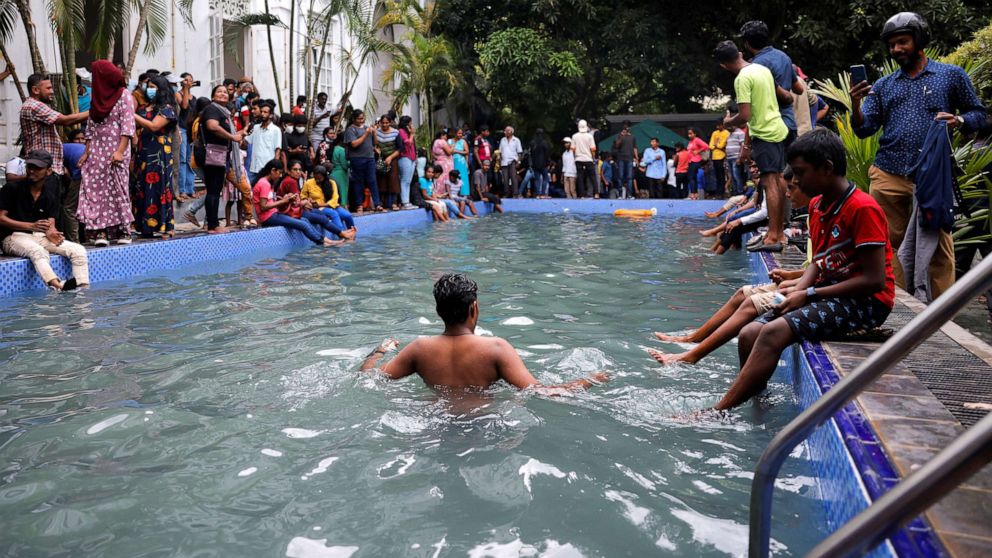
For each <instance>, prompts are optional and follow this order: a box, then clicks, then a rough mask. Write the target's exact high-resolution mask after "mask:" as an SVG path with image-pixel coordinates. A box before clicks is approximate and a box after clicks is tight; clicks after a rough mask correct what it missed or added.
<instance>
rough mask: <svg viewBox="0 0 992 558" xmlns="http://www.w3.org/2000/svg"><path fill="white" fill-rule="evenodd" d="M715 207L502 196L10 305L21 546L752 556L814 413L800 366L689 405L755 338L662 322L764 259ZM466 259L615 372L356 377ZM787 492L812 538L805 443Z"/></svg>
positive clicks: (6, 342)
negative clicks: (650, 208) (772, 447)
mask: <svg viewBox="0 0 992 558" xmlns="http://www.w3.org/2000/svg"><path fill="white" fill-rule="evenodd" d="M699 225H700V222H699V221H694V220H691V219H685V220H676V219H652V220H644V221H623V220H617V219H614V218H612V217H607V216H593V215H556V216H551V215H541V216H536V215H519V214H517V215H515V214H506V215H502V216H495V217H489V218H485V219H480V220H477V221H473V222H451V223H447V224H438V225H431V224H423V225H419V226H412V227H410V228H407V229H404V230H403V231H401V232H399V233H397V234H392V235H388V236H380V237H367V238H365V239H363V240H362V242H360V243H358V244H355V245H350V246H347V247H345V248H343V249H340V250H323V249H319V248H314V249H308V250H301V251H296V252H290V253H288V254H285V255H281V256H280V257H278V258H273V259H267V260H263V261H259V262H255V263H252V264H250V265H248V266H246V267H241V268H239V269H234V270H228V271H223V272H219V273H212V274H209V275H195V276H189V277H181V276H178V275H176V276H159V277H151V278H146V279H137V280H130V281H128V282H108V283H101V284H97V286H96V288H94V289H92V290H91V291H89V292H84V293H80V294H78V295H70V296H68V297H65V296H59V295H53V294H40V293H39V294H33V295H30V296H20V297H16V298H11V299H5V300H3V301H2V302H0V323H3V324H4V326H3V330H4V334H3V339H2V344H0V362H2V364H3V365H2V368H0V370H2V372H0V421H2V422H0V424H2V425H3V426H0V455H2V456H3V460H2V461H0V464H2V467H3V469H2V470H0V521H2V523H3V525H4V527H5V534H4V536H3V537H2V542H0V552H3V553H4V554H15V555H24V554H53V553H59V552H62V553H69V554H86V555H104V556H131V555H134V554H136V553H138V552H139V551H140V552H145V553H147V554H161V555H190V554H196V555H202V556H210V555H217V556H229V555H236V554H241V555H245V556H273V555H275V556H282V555H289V556H320V555H322V554H320V552H326V553H328V554H327V555H340V556H347V555H352V554H353V555H354V556H399V555H403V556H435V555H440V556H465V555H469V556H486V555H498V556H507V555H513V556H516V555H518V554H520V553H524V554H525V555H527V554H526V553H529V552H533V553H535V554H536V553H546V554H547V555H554V556H577V555H583V556H618V555H629V556H646V555H657V556H727V555H742V554H743V553H744V552H745V548H746V538H747V537H746V524H747V503H748V494H749V491H750V479H751V470H752V468H753V464H754V462H755V460H756V459H757V456H758V455H759V454H760V452H761V450H762V449H763V448H764V446H765V445H766V444H767V442H768V441H769V440H770V438H771V436H772V435H773V434H774V433H775V432H777V431H778V430H779V429H780V428H781V427H782V426H783V425H784V424H785V423H786V422H787V421H788V420H789V419H790V418H792V417H793V416H795V414H796V412H797V407H796V402H795V395H794V391H793V389H792V386H791V385H790V384H789V383H790V382H791V378H789V377H785V375H783V377H781V378H780V377H778V376H776V377H775V378H774V379H773V381H772V383H771V384H770V388H769V391H768V394H767V395H766V396H765V397H764V398H763V399H762V402H761V403H760V404H758V405H747V406H745V407H744V408H743V409H742V410H740V411H738V412H736V413H734V414H733V415H732V416H731V418H729V419H726V420H713V419H708V420H704V421H703V422H693V421H688V420H684V419H678V418H672V417H673V416H675V415H679V414H683V413H686V412H688V411H691V410H694V409H697V408H700V407H703V406H708V405H712V404H713V402H715V401H716V400H717V399H718V398H719V396H720V395H721V394H722V393H723V391H724V390H725V389H726V387H727V386H728V385H729V383H730V381H731V379H732V377H733V375H734V374H735V373H736V369H737V367H736V347H735V346H733V345H728V346H727V347H724V348H723V349H721V350H720V351H718V352H717V353H715V354H714V355H713V356H711V357H710V358H709V359H707V360H705V361H703V363H702V364H700V365H697V366H695V367H688V366H686V367H673V368H669V369H662V368H659V367H658V366H657V364H655V363H654V361H652V360H651V359H649V358H648V357H647V356H646V355H645V354H644V352H643V350H642V347H644V346H657V345H656V344H655V343H654V342H652V341H651V340H650V332H651V331H653V330H673V329H681V328H685V327H688V326H690V325H692V324H694V323H697V322H699V321H701V320H702V319H704V318H705V317H707V316H708V315H709V313H711V312H712V311H713V310H714V309H715V308H716V307H717V306H718V305H719V304H721V303H722V302H723V301H724V300H725V299H726V297H727V296H728V294H729V293H730V292H732V290H733V289H734V288H736V287H737V286H739V285H740V284H741V283H745V282H749V281H750V277H751V272H750V264H749V262H748V260H747V257H746V256H745V255H741V254H729V255H727V256H724V257H715V256H711V255H709V254H708V253H704V251H702V250H700V247H701V246H702V244H701V243H700V241H699V238H698V235H697V234H696V232H695V231H696V229H698V228H699ZM449 270H457V271H463V272H466V273H468V274H470V275H471V276H472V277H473V278H475V279H476V280H477V281H478V282H479V285H480V305H481V308H482V316H481V319H480V327H481V328H483V329H485V330H487V331H488V332H491V333H493V334H495V335H499V336H502V337H505V338H507V339H508V340H510V342H511V343H513V344H514V345H515V346H516V347H517V348H518V349H519V350H520V351H521V354H522V355H523V357H524V360H525V362H526V363H527V364H528V366H529V367H530V368H531V370H532V371H534V372H535V374H536V375H537V376H538V377H539V379H541V380H543V381H547V382H552V381H562V380H568V379H573V378H577V377H579V376H582V375H584V374H586V373H588V372H591V371H594V370H598V369H603V368H605V369H608V370H610V371H611V374H612V375H613V380H612V381H611V382H610V383H609V384H607V385H606V386H602V387H599V388H596V389H594V390H592V391H590V392H588V393H586V394H582V395H580V396H578V397H575V398H568V399H546V398H542V397H537V396H531V395H527V394H519V393H517V392H515V391H513V390H511V389H509V388H507V387H501V388H498V389H495V390H493V391H492V392H490V393H488V394H485V395H484V396H480V397H471V398H470V397H465V396H462V397H456V396H453V395H448V396H445V397H439V396H438V395H437V394H435V393H434V392H432V391H431V390H429V389H427V388H425V387H424V386H423V385H422V383H421V382H420V381H419V380H418V379H416V378H410V379H407V380H404V381H401V382H395V383H388V382H385V381H382V380H381V379H378V378H375V377H371V376H362V375H360V374H359V373H358V372H356V370H357V367H358V363H359V361H360V360H361V357H362V356H364V355H365V354H366V353H368V352H369V351H370V350H371V349H372V348H373V347H374V346H375V344H377V343H378V342H379V341H380V340H381V339H382V338H383V337H386V336H396V337H398V338H399V339H400V340H401V341H403V342H408V341H410V340H411V339H413V338H415V337H416V336H417V335H427V334H432V333H435V332H437V331H439V325H438V318H437V317H436V315H435V314H434V312H433V300H432V298H431V294H430V289H431V285H432V283H433V278H434V277H435V276H436V274H437V273H439V272H443V271H449ZM799 457H803V456H802V455H799ZM779 487H780V490H779V495H778V497H777V499H776V508H775V511H776V515H775V517H776V523H775V529H774V531H773V535H774V537H775V539H776V543H775V548H776V549H777V554H779V555H783V556H799V555H802V554H803V552H804V551H805V550H808V549H809V548H811V547H812V546H813V545H814V544H815V543H816V542H817V541H819V540H820V539H821V538H822V537H823V535H824V533H823V532H822V530H821V526H822V525H824V524H825V523H826V522H825V520H824V517H823V514H824V511H823V507H822V506H821V505H820V503H819V497H820V495H819V493H818V492H819V490H818V488H817V486H816V483H815V482H814V480H813V478H812V474H811V472H810V468H809V467H808V466H807V464H806V463H805V462H804V461H803V460H802V459H799V460H793V461H791V462H790V463H789V464H788V465H787V467H786V470H785V472H784V474H783V475H782V479H781V480H780V483H779ZM330 549H333V550H330Z"/></svg>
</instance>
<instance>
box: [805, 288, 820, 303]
mask: <svg viewBox="0 0 992 558" xmlns="http://www.w3.org/2000/svg"><path fill="white" fill-rule="evenodd" d="M818 298H819V296H818V295H817V294H816V287H806V300H808V301H810V302H815V301H816V299H818Z"/></svg>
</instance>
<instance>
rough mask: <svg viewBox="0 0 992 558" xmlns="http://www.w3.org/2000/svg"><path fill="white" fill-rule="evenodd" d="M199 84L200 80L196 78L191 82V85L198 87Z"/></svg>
mask: <svg viewBox="0 0 992 558" xmlns="http://www.w3.org/2000/svg"><path fill="white" fill-rule="evenodd" d="M199 86H200V80H196V81H194V82H193V85H192V87H199Z"/></svg>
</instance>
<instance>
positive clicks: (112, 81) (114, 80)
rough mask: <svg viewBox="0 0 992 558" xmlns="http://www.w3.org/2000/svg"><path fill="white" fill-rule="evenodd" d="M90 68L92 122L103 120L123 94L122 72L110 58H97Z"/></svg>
mask: <svg viewBox="0 0 992 558" xmlns="http://www.w3.org/2000/svg"><path fill="white" fill-rule="evenodd" d="M90 70H91V71H92V72H93V96H92V99H91V101H90V118H92V119H93V122H103V119H104V118H106V117H107V115H108V114H110V111H112V110H113V109H114V105H116V104H117V101H118V100H119V99H120V98H121V95H123V94H124V74H123V73H122V72H121V70H120V68H118V67H117V66H115V65H114V63H113V62H111V61H110V60H97V61H96V62H93V65H92V66H90Z"/></svg>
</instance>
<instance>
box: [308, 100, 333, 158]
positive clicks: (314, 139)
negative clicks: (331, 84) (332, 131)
mask: <svg viewBox="0 0 992 558" xmlns="http://www.w3.org/2000/svg"><path fill="white" fill-rule="evenodd" d="M329 112H331V108H330V107H328V106H327V105H324V108H320V106H319V105H314V107H313V119H314V121H315V122H317V123H316V124H314V125H313V128H310V145H312V146H313V148H314V149H317V146H318V145H320V142H322V141H324V130H326V129H327V127H328V126H330V125H331V118H330V117H327V118H324V119H321V120H317V118H319V117H321V116H324V115H325V114H327V113H329Z"/></svg>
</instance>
